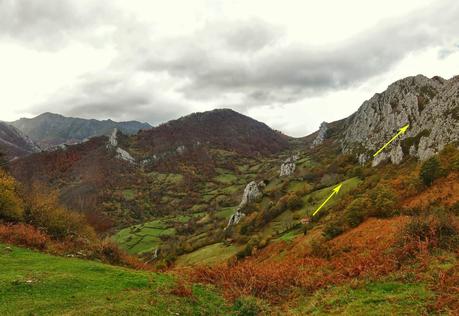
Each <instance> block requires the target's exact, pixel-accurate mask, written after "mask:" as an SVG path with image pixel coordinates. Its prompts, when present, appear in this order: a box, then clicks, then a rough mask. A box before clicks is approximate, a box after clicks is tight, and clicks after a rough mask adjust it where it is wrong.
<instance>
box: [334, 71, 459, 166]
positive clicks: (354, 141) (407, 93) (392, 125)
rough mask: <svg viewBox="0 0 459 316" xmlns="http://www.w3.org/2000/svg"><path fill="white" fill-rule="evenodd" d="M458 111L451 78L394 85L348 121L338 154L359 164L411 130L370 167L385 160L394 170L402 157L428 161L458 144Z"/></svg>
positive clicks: (458, 88) (457, 85) (458, 87)
mask: <svg viewBox="0 0 459 316" xmlns="http://www.w3.org/2000/svg"><path fill="white" fill-rule="evenodd" d="M458 107H459V80H457V79H455V78H452V79H450V80H445V79H443V78H440V77H433V78H432V79H429V78H427V77H425V76H422V75H418V76H415V77H408V78H405V79H402V80H399V81H397V82H395V83H393V84H391V85H390V86H389V87H388V88H387V90H386V91H384V92H383V93H377V94H375V95H374V96H373V97H372V98H371V99H369V100H367V101H365V102H364V103H363V104H362V106H361V107H360V108H359V110H358V111H357V112H356V113H354V114H353V115H352V116H350V117H349V118H348V119H347V121H346V128H345V131H344V136H343V138H342V141H341V147H342V151H343V152H344V153H354V154H355V155H356V156H357V157H358V158H359V161H360V162H361V163H364V162H366V161H367V160H369V159H370V158H371V157H372V154H373V153H374V152H376V151H377V150H378V149H379V148H380V147H381V146H383V145H384V144H385V143H386V142H387V141H388V140H390V139H391V138H392V137H393V136H394V135H395V134H396V133H397V131H398V130H399V129H400V128H401V127H402V126H404V125H406V124H410V127H409V129H408V130H407V131H406V133H405V134H403V135H401V136H400V137H399V138H398V139H397V140H396V141H395V142H393V143H392V144H391V145H390V147H388V148H387V149H386V150H385V151H384V152H383V153H381V154H380V155H378V156H377V157H376V159H374V160H373V161H372V165H377V164H379V163H380V162H381V161H384V160H386V159H390V160H391V162H392V163H394V164H398V163H400V162H401V161H402V160H403V157H404V156H406V155H411V156H416V157H417V158H419V159H421V160H425V159H428V158H429V157H431V156H432V155H434V154H435V153H436V152H438V151H439V150H441V149H442V148H443V147H444V146H445V145H446V144H448V143H452V142H456V141H458V140H459V123H458V120H459V109H458Z"/></svg>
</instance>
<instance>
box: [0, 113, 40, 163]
mask: <svg viewBox="0 0 459 316" xmlns="http://www.w3.org/2000/svg"><path fill="white" fill-rule="evenodd" d="M38 151H40V148H39V147H38V146H37V145H36V144H35V143H34V142H33V141H31V140H30V139H29V138H28V137H27V136H25V135H23V134H22V133H21V132H20V131H18V130H17V129H16V128H14V127H13V126H11V125H8V124H7V123H4V122H0V152H1V153H2V154H4V155H5V158H6V159H7V160H11V159H13V158H17V157H21V156H25V155H28V154H30V153H34V152H38Z"/></svg>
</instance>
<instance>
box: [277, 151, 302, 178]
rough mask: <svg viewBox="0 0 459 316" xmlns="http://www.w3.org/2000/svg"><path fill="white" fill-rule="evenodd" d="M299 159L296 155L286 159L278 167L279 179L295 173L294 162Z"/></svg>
mask: <svg viewBox="0 0 459 316" xmlns="http://www.w3.org/2000/svg"><path fill="white" fill-rule="evenodd" d="M298 159H299V156H298V155H293V156H291V157H289V158H287V159H286V160H285V161H284V162H283V163H282V165H281V167H280V173H279V176H280V177H287V176H290V175H292V174H293V173H294V172H295V168H296V164H295V161H297V160H298Z"/></svg>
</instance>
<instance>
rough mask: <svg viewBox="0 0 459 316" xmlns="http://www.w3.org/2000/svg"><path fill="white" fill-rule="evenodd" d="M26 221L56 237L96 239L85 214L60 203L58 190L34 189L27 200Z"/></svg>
mask: <svg viewBox="0 0 459 316" xmlns="http://www.w3.org/2000/svg"><path fill="white" fill-rule="evenodd" d="M25 217H26V221H27V222H28V223H30V224H32V225H33V226H35V227H38V228H40V229H43V230H44V231H46V233H48V234H49V235H50V236H52V237H53V238H56V239H60V240H62V239H64V238H72V237H82V238H87V239H91V240H93V239H95V238H96V234H95V232H94V230H93V229H92V228H91V227H90V226H89V225H88V224H87V222H86V219H85V217H84V216H83V215H81V214H78V213H75V212H72V211H70V210H68V209H66V208H64V207H62V206H61V205H60V204H59V200H58V196H57V192H53V193H49V194H44V193H41V192H38V191H34V192H32V193H31V194H30V196H29V198H28V200H27V207H26V212H25Z"/></svg>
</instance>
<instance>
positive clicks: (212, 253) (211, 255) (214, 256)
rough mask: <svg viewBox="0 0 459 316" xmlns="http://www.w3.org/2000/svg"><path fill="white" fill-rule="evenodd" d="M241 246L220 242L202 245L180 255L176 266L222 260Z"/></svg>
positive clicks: (232, 254)
mask: <svg viewBox="0 0 459 316" xmlns="http://www.w3.org/2000/svg"><path fill="white" fill-rule="evenodd" d="M240 249H242V247H238V246H234V245H231V246H225V245H224V244H222V243H216V244H213V245H209V246H205V247H202V248H200V249H198V250H196V251H193V252H190V253H188V254H186V255H183V256H180V257H179V258H178V259H177V262H176V264H177V266H193V265H205V264H214V263H217V262H222V261H225V260H227V259H229V258H230V257H232V256H234V255H235V254H236V253H237V252H238V251H239V250H240Z"/></svg>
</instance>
